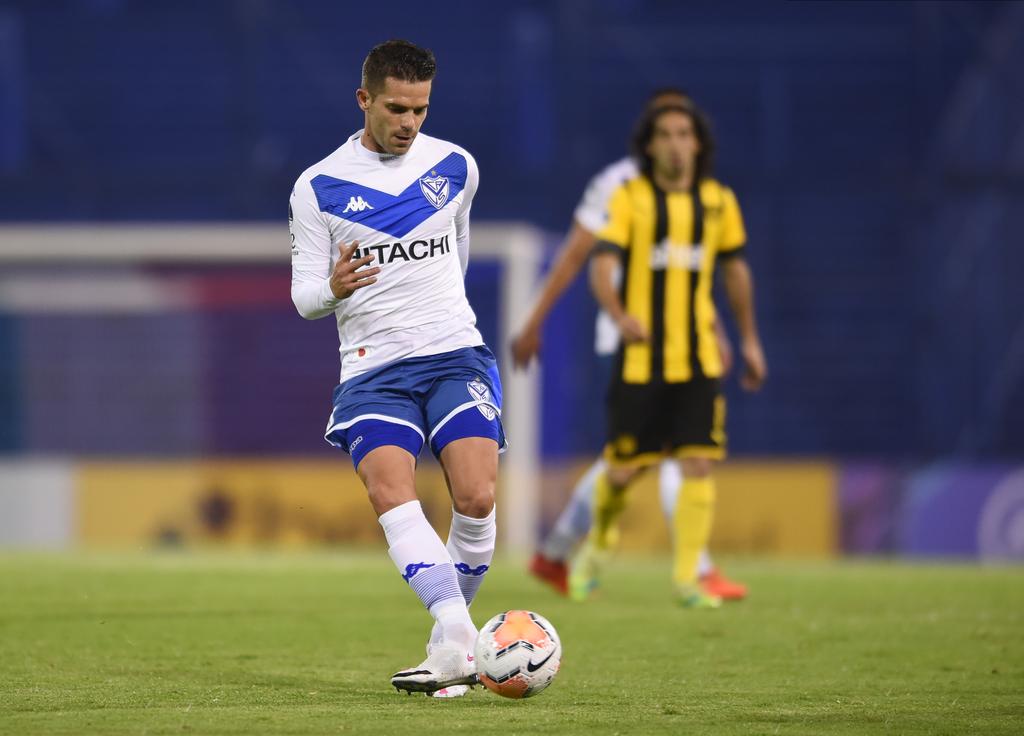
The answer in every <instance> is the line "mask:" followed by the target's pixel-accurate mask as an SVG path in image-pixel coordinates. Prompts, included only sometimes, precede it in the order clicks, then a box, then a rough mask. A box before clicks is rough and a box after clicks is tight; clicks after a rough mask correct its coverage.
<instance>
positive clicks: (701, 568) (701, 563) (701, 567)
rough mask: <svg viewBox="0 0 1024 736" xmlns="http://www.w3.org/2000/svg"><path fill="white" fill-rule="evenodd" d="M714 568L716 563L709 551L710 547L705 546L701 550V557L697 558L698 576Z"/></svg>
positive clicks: (702, 575) (700, 576)
mask: <svg viewBox="0 0 1024 736" xmlns="http://www.w3.org/2000/svg"><path fill="white" fill-rule="evenodd" d="M714 568H715V563H714V562H712V561H711V553H710V552H708V548H707V547H705V548H704V549H702V550H701V551H700V559H699V560H697V577H699V578H702V577H704V576H705V575H707V574H708V573H709V572H711V571H712V570H713V569H714Z"/></svg>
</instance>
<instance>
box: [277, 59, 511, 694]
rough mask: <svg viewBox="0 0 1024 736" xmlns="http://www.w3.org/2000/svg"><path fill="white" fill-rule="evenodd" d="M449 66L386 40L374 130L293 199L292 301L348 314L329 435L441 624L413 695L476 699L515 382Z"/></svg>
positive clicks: (370, 126) (366, 87) (373, 77)
mask: <svg viewBox="0 0 1024 736" xmlns="http://www.w3.org/2000/svg"><path fill="white" fill-rule="evenodd" d="M435 72H436V64H435V60H434V56H433V54H432V53H431V52H430V51H429V50H426V49H423V48H420V47H418V46H416V45H414V44H412V43H409V42H408V41H399V40H393V41H387V42H385V43H382V44H380V45H378V46H376V47H374V48H373V49H372V50H371V51H370V53H369V54H368V55H367V57H366V60H365V62H364V63H363V69H362V84H361V86H360V87H359V89H358V90H357V91H356V102H357V103H358V105H359V108H360V109H361V110H362V111H363V114H364V119H365V125H364V128H363V129H362V130H360V131H359V132H357V133H356V134H355V135H353V136H352V137H350V138H349V139H348V140H347V141H346V142H345V143H344V144H343V145H342V146H341V147H340V148H338V149H337V150H336V151H334V152H333V153H332V154H330V155H329V156H327V158H325V159H324V160H322V161H320V162H319V163H317V164H315V165H313V166H311V167H310V168H309V169H307V170H306V171H305V172H303V174H302V175H301V176H300V177H299V178H298V181H297V182H296V183H295V188H294V190H293V192H292V195H291V202H290V212H289V215H290V225H291V236H292V300H293V301H294V302H295V306H296V308H297V309H298V311H299V313H300V314H301V315H302V316H303V317H305V318H306V319H318V318H320V317H326V316H328V315H333V316H334V317H335V319H336V320H337V323H338V335H339V339H340V342H341V348H340V352H341V378H340V382H339V384H338V386H337V387H336V388H335V389H334V394H333V410H332V412H331V415H330V420H329V421H328V423H327V429H326V433H325V438H326V440H327V441H328V442H330V443H331V444H332V445H334V446H336V447H339V448H341V449H342V450H344V451H345V452H347V453H348V454H349V455H351V457H352V462H353V464H354V465H355V468H356V471H357V473H358V475H359V477H360V479H361V480H362V481H363V484H364V485H365V486H366V490H367V493H368V495H369V500H370V503H371V505H372V506H373V509H374V511H375V512H376V513H377V515H378V517H379V521H380V525H381V527H383V530H384V535H385V537H386V538H387V542H388V553H389V554H390V556H391V559H392V560H393V561H394V563H395V566H396V567H397V568H398V571H399V573H400V574H401V576H402V579H403V580H404V581H405V582H406V583H408V584H409V587H410V588H412V590H413V591H414V592H415V594H416V595H417V596H418V597H419V599H420V601H422V603H423V605H424V606H425V607H426V608H427V610H428V611H429V612H430V615H431V616H432V617H433V619H434V627H433V630H432V631H431V635H430V640H429V643H428V645H427V658H426V660H425V661H423V662H422V663H421V664H419V665H416V666H414V667H409V668H407V669H403V670H400V671H399V672H396V673H395V674H394V676H393V677H392V678H391V683H392V685H394V686H395V687H396V688H397V689H399V690H405V691H408V692H414V691H419V692H426V693H433V692H438V691H446V692H447V694H449V695H450V694H456V695H457V694H462V693H464V692H465V689H466V686H468V685H471V684H473V683H475V682H476V681H477V676H476V668H475V667H474V663H473V657H472V647H473V643H474V640H475V638H476V631H477V630H476V627H475V626H474V625H473V621H472V619H471V618H470V615H469V610H468V606H469V604H470V603H471V602H472V601H473V597H474V595H475V594H476V592H477V590H478V589H479V587H480V583H481V582H482V580H483V578H484V576H485V574H486V573H487V570H488V568H489V566H490V564H491V557H492V555H493V553H494V541H495V522H494V485H495V478H496V475H497V466H498V452H499V449H501V448H502V447H503V446H504V442H505V438H504V432H503V429H502V425H501V418H500V417H501V383H500V381H499V378H498V371H497V367H496V364H495V360H494V356H493V355H492V354H491V351H490V350H488V349H487V347H486V346H485V345H484V342H483V339H482V338H481V336H480V333H479V332H478V331H477V329H476V327H475V323H476V316H475V315H474V313H473V310H472V309H471V308H470V305H469V303H468V301H467V300H466V292H465V286H464V284H463V278H464V276H465V272H466V265H467V260H468V255H469V212H470V205H471V203H472V200H473V195H474V194H475V192H476V189H477V182H478V172H477V166H476V162H475V161H474V160H473V157H472V156H471V155H470V154H469V153H467V152H466V151H465V150H464V149H462V148H460V147H459V146H456V145H454V144H452V143H448V142H446V141H443V140H439V139H437V138H431V137H430V136H427V135H425V134H423V133H420V126H421V125H422V124H423V121H424V119H425V118H426V115H427V109H428V106H429V103H430V92H431V82H432V80H433V78H434V74H435ZM424 444H428V445H429V446H430V450H431V452H433V453H434V455H435V456H436V457H437V458H438V459H439V460H440V463H441V466H442V468H443V469H444V474H445V479H446V481H447V483H448V489H449V492H450V494H451V498H452V506H453V508H452V523H451V531H450V533H449V536H448V543H447V545H445V544H444V543H442V542H441V540H440V538H439V537H438V535H437V533H436V532H435V531H434V530H433V528H432V527H431V526H430V524H429V523H428V522H427V519H426V517H425V516H424V515H423V510H422V508H421V506H420V502H419V500H418V499H417V496H416V490H415V486H414V471H415V468H416V458H417V456H418V455H419V453H420V450H421V449H422V447H423V445H424Z"/></svg>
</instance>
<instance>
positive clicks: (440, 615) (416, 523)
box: [378, 501, 476, 648]
mask: <svg viewBox="0 0 1024 736" xmlns="http://www.w3.org/2000/svg"><path fill="white" fill-rule="evenodd" d="M378 521H380V525H381V527H383V528H384V536H385V537H387V540H388V554H389V555H391V559H392V561H394V563H395V566H396V567H398V571H399V572H400V573H401V575H402V578H403V579H404V580H405V581H406V582H407V583H409V587H410V588H412V589H413V591H415V593H416V595H418V596H419V598H420V600H421V601H422V602H423V605H424V606H426V607H427V609H428V610H429V611H430V615H431V616H433V617H434V619H435V620H436V621H437V623H438V624H439V625H440V628H441V632H440V633H441V639H442V640H443V641H444V642H445V643H448V642H451V643H453V644H457V645H459V646H463V647H466V648H468V647H471V646H472V644H473V641H474V640H475V638H476V627H475V626H473V620H472V619H471V618H470V616H469V610H468V609H467V608H466V601H465V599H463V597H462V591H461V590H459V582H458V578H457V577H456V574H455V565H454V564H452V558H451V556H450V555H449V554H448V550H446V549H445V547H444V545H443V544H441V538H440V537H438V536H437V532H435V531H434V528H433V527H432V526H430V523H429V522H428V521H427V517H425V516H424V515H423V508H422V507H421V506H420V502H419V501H408V502H407V503H403V504H402V505H401V506H396V507H395V508H393V509H391V510H390V511H388V512H386V513H383V514H381V516H380V519H379V520H378Z"/></svg>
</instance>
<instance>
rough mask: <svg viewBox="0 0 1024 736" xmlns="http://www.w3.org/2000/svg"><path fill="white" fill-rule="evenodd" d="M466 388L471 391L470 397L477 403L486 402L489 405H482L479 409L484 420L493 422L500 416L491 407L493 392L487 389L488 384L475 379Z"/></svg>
mask: <svg viewBox="0 0 1024 736" xmlns="http://www.w3.org/2000/svg"><path fill="white" fill-rule="evenodd" d="M466 388H468V389H469V395H470V396H472V397H473V398H474V399H476V400H477V401H486V402H488V403H487V404H480V405H479V406H477V409H479V410H480V413H481V414H483V415H484V419H486V420H487V421H489V422H491V421H494V418H495V417H496V416H498V412H496V411H495V410H494V407H492V406H490V402H491V401H492V399H491V390H490V389H489V388H487V384H486V383H484V382H483V381H481V380H480V379H479V378H474V379H473V380H472V381H470V382H469V383H467V384H466Z"/></svg>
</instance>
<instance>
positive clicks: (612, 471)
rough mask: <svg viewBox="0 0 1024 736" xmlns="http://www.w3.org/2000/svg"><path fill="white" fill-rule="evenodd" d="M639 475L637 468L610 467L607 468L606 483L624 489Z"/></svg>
mask: <svg viewBox="0 0 1024 736" xmlns="http://www.w3.org/2000/svg"><path fill="white" fill-rule="evenodd" d="M639 473H640V470H639V469H638V468H631V467H628V466H617V467H616V466H612V467H610V468H608V482H609V483H611V484H612V485H613V486H615V487H616V488H624V487H625V486H628V485H629V484H630V483H632V482H633V479H634V478H636V476H637V475H638V474H639Z"/></svg>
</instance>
